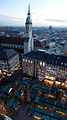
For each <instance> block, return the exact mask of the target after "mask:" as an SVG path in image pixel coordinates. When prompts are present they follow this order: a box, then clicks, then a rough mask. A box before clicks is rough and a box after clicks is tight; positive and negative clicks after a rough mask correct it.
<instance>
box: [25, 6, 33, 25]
mask: <svg viewBox="0 0 67 120" xmlns="http://www.w3.org/2000/svg"><path fill="white" fill-rule="evenodd" d="M26 24H32V19H31V13H30V4H29V5H28V13H27V19H26Z"/></svg>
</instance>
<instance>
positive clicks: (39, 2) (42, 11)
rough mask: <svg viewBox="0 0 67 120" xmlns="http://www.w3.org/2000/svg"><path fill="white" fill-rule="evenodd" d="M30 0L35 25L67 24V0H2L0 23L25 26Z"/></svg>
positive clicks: (0, 1)
mask: <svg viewBox="0 0 67 120" xmlns="http://www.w3.org/2000/svg"><path fill="white" fill-rule="evenodd" d="M29 2H30V7H31V17H32V22H33V26H34V25H38V26H44V25H53V26H67V0H0V25H21V26H23V25H24V24H25V20H26V17H27V11H28V4H29Z"/></svg>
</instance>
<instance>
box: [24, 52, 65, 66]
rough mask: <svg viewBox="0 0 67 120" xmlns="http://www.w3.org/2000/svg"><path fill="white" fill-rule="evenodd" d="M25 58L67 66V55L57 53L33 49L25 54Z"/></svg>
mask: <svg viewBox="0 0 67 120" xmlns="http://www.w3.org/2000/svg"><path fill="white" fill-rule="evenodd" d="M24 58H28V59H33V60H38V61H43V62H46V63H47V64H53V65H56V66H61V67H67V56H63V55H55V54H50V53H46V52H44V51H31V52H29V53H27V54H25V55H24Z"/></svg>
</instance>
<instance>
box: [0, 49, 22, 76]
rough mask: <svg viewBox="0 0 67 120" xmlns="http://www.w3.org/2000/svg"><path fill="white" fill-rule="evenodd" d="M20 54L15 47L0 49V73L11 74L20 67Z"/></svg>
mask: <svg viewBox="0 0 67 120" xmlns="http://www.w3.org/2000/svg"><path fill="white" fill-rule="evenodd" d="M19 65H20V63H19V55H18V53H17V52H16V51H14V50H13V49H5V50H4V49H3V50H0V73H1V74H3V75H8V76H9V75H11V74H12V73H13V72H14V71H15V70H17V69H18V67H19Z"/></svg>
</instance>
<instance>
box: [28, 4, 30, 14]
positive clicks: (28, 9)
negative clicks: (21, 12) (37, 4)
mask: <svg viewBox="0 0 67 120" xmlns="http://www.w3.org/2000/svg"><path fill="white" fill-rule="evenodd" d="M28 15H30V3H29V5H28Z"/></svg>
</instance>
